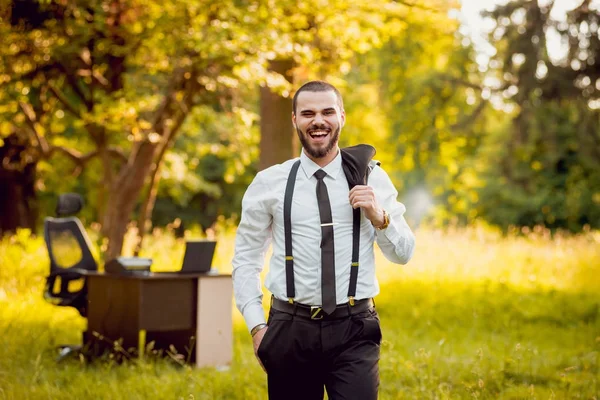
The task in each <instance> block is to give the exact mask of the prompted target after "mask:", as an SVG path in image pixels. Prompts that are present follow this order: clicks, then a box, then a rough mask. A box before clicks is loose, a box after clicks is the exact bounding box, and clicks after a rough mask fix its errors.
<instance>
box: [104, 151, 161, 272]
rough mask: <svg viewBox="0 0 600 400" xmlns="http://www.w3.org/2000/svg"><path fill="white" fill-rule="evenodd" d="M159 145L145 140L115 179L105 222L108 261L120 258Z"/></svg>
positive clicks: (105, 256)
mask: <svg viewBox="0 0 600 400" xmlns="http://www.w3.org/2000/svg"><path fill="white" fill-rule="evenodd" d="M156 147H157V144H156V143H150V142H143V143H141V144H140V145H139V147H138V148H137V150H136V151H134V154H132V156H131V160H133V161H132V162H130V163H128V164H126V165H124V166H123V167H122V169H121V171H120V173H119V175H118V177H117V178H116V179H115V183H114V185H113V187H112V188H111V191H110V193H109V197H108V201H107V204H106V209H105V210H104V219H103V223H102V230H103V234H104V237H106V238H107V239H108V247H107V249H106V251H105V252H104V259H105V260H111V259H113V258H115V257H118V256H119V255H120V254H121V252H122V250H123V241H124V236H125V233H126V231H127V224H128V223H129V221H130V220H131V215H132V213H133V209H134V208H135V204H136V202H137V200H138V198H139V196H140V193H141V191H142V188H143V187H144V182H145V181H146V179H147V178H148V174H149V172H150V169H151V166H152V163H153V162H154V153H155V151H156Z"/></svg>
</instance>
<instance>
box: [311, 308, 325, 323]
mask: <svg viewBox="0 0 600 400" xmlns="http://www.w3.org/2000/svg"><path fill="white" fill-rule="evenodd" d="M310 319H314V320H318V319H323V308H322V307H319V306H310Z"/></svg>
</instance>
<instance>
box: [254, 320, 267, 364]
mask: <svg viewBox="0 0 600 400" xmlns="http://www.w3.org/2000/svg"><path fill="white" fill-rule="evenodd" d="M267 329H269V327H268V326H266V327H264V328H262V329H261V330H260V331H258V332H256V334H255V335H254V336H253V337H252V343H253V344H254V355H255V356H256V359H257V360H258V363H259V364H260V367H261V368H262V369H263V371H265V372H267V370H266V369H265V366H264V365H263V363H262V361H260V358H259V357H258V347H259V346H260V343H261V342H262V340H263V337H264V336H265V333H267Z"/></svg>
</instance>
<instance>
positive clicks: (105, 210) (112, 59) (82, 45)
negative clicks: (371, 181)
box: [0, 0, 600, 400]
mask: <svg viewBox="0 0 600 400" xmlns="http://www.w3.org/2000/svg"><path fill="white" fill-rule="evenodd" d="M599 28H600V1H598V0H593V1H592V0H512V1H510V0H462V1H458V0H448V1H446V0H396V1H392V0H369V1H363V0H360V1H346V0H302V1H290V0H248V1H247V0H235V1H230V0H222V1H211V0H161V1H156V0H85V1H84V0H0V37H1V38H2V39H1V40H2V44H1V45H0V162H1V164H0V236H2V237H0V338H1V339H0V344H1V345H0V399H29V398H32V399H37V398H45V399H46V398H52V399H63V398H64V399H73V398H99V399H127V400H129V399H148V398H161V399H165V398H169V399H171V398H172V399H244V400H247V399H264V398H265V397H266V379H265V376H264V374H263V372H262V370H261V369H260V367H259V366H258V364H257V363H256V360H255V359H254V355H253V353H252V350H251V349H252V348H251V343H250V337H249V335H248V334H247V329H246V327H245V326H244V323H243V320H242V318H241V315H240V314H239V313H237V312H236V313H234V360H233V363H232V366H231V370H230V371H229V372H227V373H222V372H218V371H215V370H210V369H209V370H202V371H199V370H196V369H194V368H191V367H189V366H179V365H173V363H170V362H168V361H165V360H163V359H152V358H150V359H146V360H134V361H131V362H129V363H126V364H125V365H120V366H119V367H117V364H116V363H115V362H114V360H112V359H108V360H106V359H105V360H103V361H104V362H101V363H95V364H87V363H86V362H85V360H80V361H77V360H69V362H64V363H57V362H56V361H55V355H56V354H55V346H56V345H58V344H61V343H77V342H78V341H79V340H80V333H81V330H83V329H85V318H82V317H80V316H79V314H78V313H77V311H76V310H74V309H72V308H68V307H55V306H53V305H51V304H49V303H47V302H46V301H44V299H43V298H42V291H43V284H44V280H45V276H46V275H47V273H48V255H47V252H46V249H45V247H44V243H43V238H42V237H40V235H37V234H38V233H39V232H40V231H41V225H42V223H43V218H44V217H45V216H47V215H54V213H55V211H54V208H55V205H56V198H57V195H58V194H59V193H64V192H77V193H80V194H82V195H83V197H84V198H85V201H86V205H85V207H84V209H83V211H82V213H81V214H80V216H81V218H82V219H83V220H84V224H85V226H86V228H88V233H89V234H90V236H91V238H92V240H93V242H94V243H93V245H94V246H93V252H94V256H95V257H96V258H102V257H104V258H105V259H106V258H108V257H111V256H114V255H116V254H119V253H120V252H123V253H125V254H131V253H139V254H140V255H142V256H148V257H152V258H153V260H154V263H153V268H154V266H156V267H157V268H159V269H161V268H165V266H166V267H167V268H169V267H177V266H178V265H180V263H181V259H182V257H183V250H184V245H185V241H184V240H183V239H182V237H184V236H185V237H189V236H209V237H214V238H216V239H217V240H218V246H217V255H216V257H215V262H214V264H215V266H217V267H218V268H219V271H221V272H223V273H228V272H231V265H230V260H231V257H232V255H233V243H234V240H233V237H234V234H235V230H234V229H235V226H236V223H237V220H238V218H239V212H240V203H241V198H242V195H243V193H244V191H245V189H246V187H247V185H248V184H249V183H250V181H251V180H252V178H253V177H254V175H255V174H256V172H257V171H259V170H260V169H263V168H265V167H267V166H270V165H273V164H275V163H278V162H281V161H283V160H286V159H288V158H291V157H295V156H298V154H299V151H300V150H299V147H298V143H297V140H296V139H295V133H294V132H293V130H292V126H291V123H290V111H291V96H293V93H294V91H295V90H297V88H298V87H299V86H300V85H301V84H302V83H304V82H305V81H307V80H309V79H325V80H328V81H330V82H331V83H333V84H335V85H336V86H338V87H339V88H340V90H341V91H342V94H343V96H344V103H345V108H346V115H347V124H346V126H345V128H344V130H343V132H342V135H341V145H342V146H347V145H354V144H358V143H370V144H372V145H374V146H375V147H376V148H377V156H376V158H377V159H379V160H380V161H381V162H382V164H383V166H384V168H385V169H386V171H387V172H388V173H389V174H390V176H391V178H392V180H393V181H394V183H395V184H396V186H397V188H398V190H399V199H400V200H401V201H403V202H404V203H406V205H407V209H408V211H407V219H408V220H409V223H410V224H411V226H412V227H413V228H414V229H415V230H416V236H417V243H418V245H417V251H416V252H415V257H414V259H413V260H411V263H410V264H409V265H408V266H407V267H406V268H399V267H398V266H397V265H392V264H391V263H389V262H386V261H385V260H384V259H383V257H382V255H381V254H380V253H379V251H377V253H376V256H377V257H378V263H377V264H378V265H377V275H378V279H379V281H380V282H381V285H382V294H381V295H380V296H378V297H377V307H378V310H379V311H380V316H381V319H382V329H383V336H384V342H383V343H382V360H381V376H382V386H381V398H382V399H402V398H414V399H426V398H431V399H450V398H452V399H455V398H469V399H473V398H480V399H497V398H503V399H525V398H527V399H539V398H543V399H558V398H562V399H571V398H581V399H594V398H598V397H599V393H600V391H599V390H600V389H599V388H600V385H599V384H598V382H600V367H599V366H600V355H599V354H600V352H599V350H600V300H599V298H598V291H599V289H600V279H598V276H600V246H599V243H600V230H599V228H600V128H599V126H600V124H598V122H599V121H598V118H599V113H600V111H599V110H600V67H599V66H600V64H599V60H598V57H600V39H599ZM138 228H142V229H138ZM140 238H143V241H142V240H141V239H140ZM266 303H268V302H265V307H267V306H268V304H266Z"/></svg>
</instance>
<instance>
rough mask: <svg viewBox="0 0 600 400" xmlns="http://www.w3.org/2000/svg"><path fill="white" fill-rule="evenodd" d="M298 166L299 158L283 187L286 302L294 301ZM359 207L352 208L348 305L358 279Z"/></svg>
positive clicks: (354, 293) (354, 294) (352, 301)
mask: <svg viewBox="0 0 600 400" xmlns="http://www.w3.org/2000/svg"><path fill="white" fill-rule="evenodd" d="M298 167H300V160H298V161H296V162H295V163H294V165H292V169H291V170H290V174H289V176H288V181H287V185H286V187H285V197H284V201H283V229H284V233H285V278H286V284H287V297H288V302H290V303H294V297H295V296H296V287H295V286H294V256H293V254H292V197H294V186H295V184H296V175H297V174H298ZM360 214H361V213H360V208H356V209H354V210H352V265H351V267H350V284H349V287H348V298H349V302H350V305H351V306H353V305H354V296H356V284H357V281H358V257H359V251H360V217H361V215H360Z"/></svg>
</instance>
